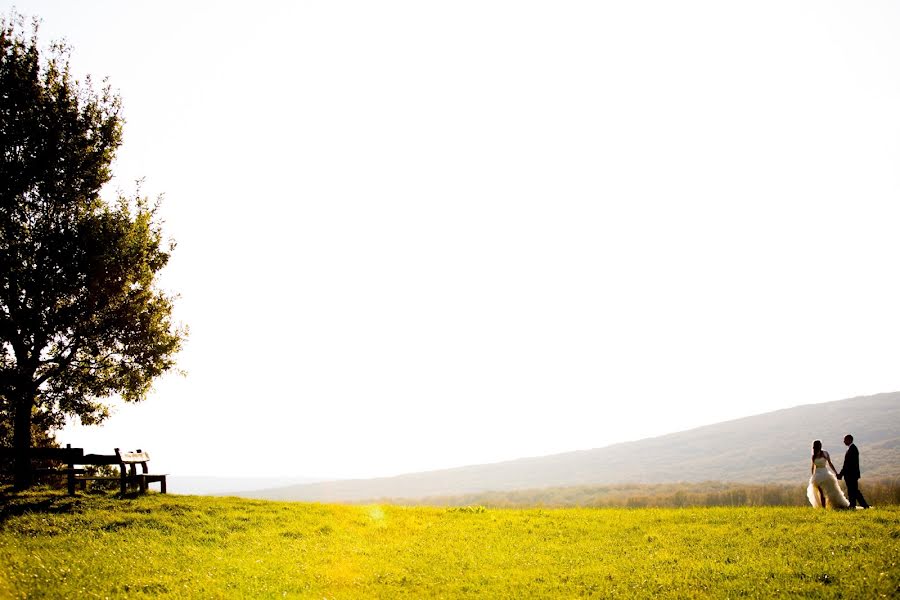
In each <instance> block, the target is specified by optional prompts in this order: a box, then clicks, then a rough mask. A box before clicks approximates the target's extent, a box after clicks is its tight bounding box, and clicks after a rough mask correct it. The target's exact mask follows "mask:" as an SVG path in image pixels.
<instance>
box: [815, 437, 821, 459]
mask: <svg viewBox="0 0 900 600" xmlns="http://www.w3.org/2000/svg"><path fill="white" fill-rule="evenodd" d="M821 449H822V442H821V441H820V440H816V441H814V442H813V456H815V455H816V454H818V453H819V451H820V450H821Z"/></svg>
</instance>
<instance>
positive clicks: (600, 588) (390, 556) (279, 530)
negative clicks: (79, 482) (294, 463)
mask: <svg viewBox="0 0 900 600" xmlns="http://www.w3.org/2000/svg"><path fill="white" fill-rule="evenodd" d="M0 527H2V528H0V596H2V597H22V598H43V597H46V598H50V597H53V598H57V597H83V598H92V597H97V598H102V597H125V596H129V597H131V596H140V595H148V596H154V597H160V596H163V597H165V596H168V597H184V596H195V597H213V598H216V597H236V598H237V597H244V598H245V597H273V598H274V597H308V598H323V597H328V598H332V597H334V598H372V597H382V598H393V597H397V596H410V597H445V598H458V597H482V598H483V597H516V598H521V597H535V598H546V597H567V598H568V597H578V596H594V597H599V598H609V597H612V598H616V597H618V598H633V597H647V598H650V597H660V596H668V597H673V598H675V597H678V598H683V597H698V598H703V597H706V598H723V597H738V596H740V597H773V596H808V597H823V598H830V597H834V598H838V597H845V598H862V597H878V596H879V595H883V596H885V597H896V596H897V594H898V593H900V568H898V565H897V561H898V556H900V509H898V508H897V507H886V508H882V507H879V508H876V509H875V510H870V511H866V512H863V511H856V512H849V511H848V512H825V511H816V510H813V509H809V508H690V509H636V510H628V509H562V510H539V509H526V510H490V509H489V510H480V509H473V510H464V509H449V510H448V509H445V508H425V507H417V508H402V507H396V506H339V505H320V504H289V503H277V502H264V501H252V500H239V499H234V498H205V497H204V498H201V497H188V496H163V495H159V494H151V495H148V496H144V497H139V498H134V499H125V500H120V499H116V498H112V497H79V498H75V499H70V498H66V497H64V496H62V495H59V494H56V493H47V492H44V493H38V494H29V495H21V496H14V497H10V498H6V500H5V505H4V507H3V517H2V526H0Z"/></svg>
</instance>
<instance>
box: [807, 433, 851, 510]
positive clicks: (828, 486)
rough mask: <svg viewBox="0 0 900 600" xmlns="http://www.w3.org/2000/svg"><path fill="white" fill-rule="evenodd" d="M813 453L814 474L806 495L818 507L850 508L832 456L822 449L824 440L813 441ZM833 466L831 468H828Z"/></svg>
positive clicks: (810, 479)
mask: <svg viewBox="0 0 900 600" xmlns="http://www.w3.org/2000/svg"><path fill="white" fill-rule="evenodd" d="M812 449H813V453H812V476H811V477H810V478H809V487H808V488H807V490H806V495H807V496H808V497H809V502H810V504H812V505H813V506H815V507H816V508H820V507H821V508H825V507H826V506H830V507H831V508H848V507H849V506H850V503H849V502H847V498H845V497H844V492H842V491H841V488H840V486H839V485H838V480H837V477H835V476H834V474H835V473H837V469H835V468H834V465H833V464H831V456H829V455H828V452H826V451H825V450H822V442H820V441H819V440H816V441H814V442H813V447H812ZM828 467H831V470H830V471H829V470H828Z"/></svg>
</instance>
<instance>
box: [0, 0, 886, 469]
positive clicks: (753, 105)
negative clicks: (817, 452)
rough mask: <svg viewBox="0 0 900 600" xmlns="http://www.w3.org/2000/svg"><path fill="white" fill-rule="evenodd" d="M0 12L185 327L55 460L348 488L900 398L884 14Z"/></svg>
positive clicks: (223, 7) (372, 6)
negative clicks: (126, 218) (139, 217)
mask: <svg viewBox="0 0 900 600" xmlns="http://www.w3.org/2000/svg"><path fill="white" fill-rule="evenodd" d="M16 5H17V6H18V9H19V10H20V11H21V12H24V13H26V14H29V15H38V16H40V17H42V18H43V20H44V24H43V30H42V31H43V33H42V36H41V37H42V40H43V41H45V42H46V41H49V40H50V39H51V38H59V37H63V36H64V37H66V38H67V39H68V40H69V42H70V43H71V44H72V45H73V46H74V49H75V52H74V57H73V65H74V66H75V68H76V69H77V70H78V71H80V72H85V73H91V74H93V75H94V76H95V78H99V77H102V76H105V75H108V76H109V77H110V80H111V82H112V84H113V86H114V87H116V88H118V89H119V90H120V92H121V94H122V96H123V99H124V103H125V116H126V119H127V124H126V129H125V145H124V146H123V148H122V150H121V152H120V154H119V160H118V162H117V171H116V172H117V174H118V183H117V184H116V185H118V186H119V187H122V188H124V189H125V190H126V191H130V190H131V189H132V187H133V186H132V184H131V183H130V182H131V181H133V180H134V179H136V178H138V177H146V184H145V186H144V189H145V191H147V192H149V193H150V194H151V195H155V194H156V193H159V192H164V193H165V195H166V200H165V205H164V213H165V218H166V231H167V233H168V234H169V235H171V236H172V237H174V238H175V239H176V240H177V242H178V249H177V251H176V253H175V255H174V257H173V260H172V262H171V265H170V267H169V268H168V269H167V271H166V273H165V277H164V281H163V284H164V287H165V288H166V289H169V290H172V291H178V292H179V293H180V294H181V295H182V299H181V300H180V302H179V303H178V307H177V314H178V318H179V319H180V320H181V321H183V322H185V323H187V324H188V325H189V326H190V328H191V337H190V340H189V342H188V344H187V346H186V348H185V350H184V352H183V354H182V355H181V359H180V365H181V367H182V368H184V369H186V370H187V371H188V373H189V374H188V376H187V377H185V378H180V377H174V376H173V377H166V378H164V379H163V380H161V381H160V382H159V383H158V385H157V386H156V392H155V393H154V395H153V396H152V397H151V398H150V399H148V400H147V401H146V402H144V403H142V404H139V405H134V406H127V407H122V408H120V409H118V411H117V414H116V415H115V416H114V417H113V418H112V419H110V420H109V421H108V422H107V424H106V425H105V426H104V427H102V428H100V429H96V428H92V429H84V428H81V427H71V428H69V429H67V430H66V431H64V432H63V433H62V434H61V435H60V436H59V439H60V441H62V442H63V443H65V442H71V443H72V444H73V445H75V446H83V447H85V448H87V449H89V451H98V452H99V451H104V452H108V451H111V449H112V448H113V447H114V446H120V447H122V448H135V447H141V448H144V449H147V450H149V451H150V453H151V455H152V456H153V457H154V460H153V463H154V470H156V469H159V470H161V471H167V472H170V473H176V474H208V475H225V474H233V475H239V474H260V475H270V474H274V475H317V476H334V477H358V476H365V477H368V476H378V475H391V474H397V473H402V472H408V471H418V470H425V469H433V468H440V467H449V466H458V465H463V464H472V463H483V462H491V461H498V460H504V459H512V458H518V457H522V456H534V455H543V454H550V453H555V452H562V451H568V450H575V449H586V448H593V447H600V446H605V445H608V444H610V443H614V442H619V441H625V440H631V439H639V438H643V437H648V436H652V435H658V434H663V433H668V432H672V431H677V430H682V429H687V428H690V427H694V426H698V425H702V424H707V423H713V422H717V421H721V420H725V419H730V418H735V417H740V416H745V415H749V414H757V413H762V412H767V411H770V410H775V409H778V408H785V407H789V406H795V405H798V404H805V403H811V402H824V401H829V400H837V399H841V398H846V397H851V396H855V395H863V394H871V393H878V392H887V391H895V390H900V277H898V273H897V271H898V268H897V266H898V257H900V235H898V234H897V233H898V232H897V229H898V225H900V204H898V200H900V110H898V107H900V35H897V32H898V31H900V3H897V2H893V1H889V2H844V1H823V0H816V1H813V2H790V1H784V0H777V1H757V0H754V1H746V2H740V3H738V2H723V1H721V0H711V1H708V2H670V1H666V0H664V1H658V2H647V1H634V0H628V1H624V0H623V1H619V2H602V1H590V2H566V1H557V2H549V1H548V2H528V1H516V2H495V1H490V0H479V1H477V2H466V1H459V0H457V1H454V2H428V1H423V0H415V1H409V2H393V1H386V2H371V1H369V2H362V1H361V2H343V1H339V0H327V1H319V2H294V3H286V2H284V3H279V2H256V3H253V4H252V5H248V4H247V3H243V2H242V3H225V2H216V3H209V4H207V5H205V6H206V7H205V8H201V7H200V5H199V4H196V3H184V2H159V1H158V2H140V3H138V2H120V1H116V2H78V3H75V2H71V1H67V0H58V1H37V0H35V1H19V2H17V3H16ZM10 6H11V3H9V2H2V3H0V7H2V8H3V9H4V13H8V11H9V7H10ZM810 435H811V436H814V435H815V432H811V433H810ZM835 443H837V442H835Z"/></svg>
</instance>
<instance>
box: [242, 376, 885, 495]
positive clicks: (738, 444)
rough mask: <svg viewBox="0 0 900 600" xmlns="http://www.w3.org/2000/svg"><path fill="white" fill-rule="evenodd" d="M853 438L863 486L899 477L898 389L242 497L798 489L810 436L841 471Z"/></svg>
mask: <svg viewBox="0 0 900 600" xmlns="http://www.w3.org/2000/svg"><path fill="white" fill-rule="evenodd" d="M847 432H852V433H853V434H854V436H855V437H856V441H857V445H858V446H859V448H860V453H861V461H862V470H863V478H864V479H866V478H872V479H874V478H879V479H880V478H886V477H893V476H898V475H900V392H895V393H890V394H879V395H876V396H866V397H860V398H852V399H849V400H839V401H836V402H826V403H823V404H810V405H804V406H797V407H795V408H789V409H785V410H779V411H775V412H771V413H766V414H762V415H756V416H752V417H746V418H743V419H737V420H734V421H726V422H724V423H718V424H715V425H708V426H705V427H699V428H697V429H692V430H690V431H683V432H679V433H673V434H669V435H664V436H661V437H656V438H650V439H645V440H640V441H636V442H627V443H623V444H615V445H613V446H608V447H605V448H597V449H594V450H584V451H578V452H567V453H564V454H555V455H552V456H543V457H536V458H523V459H519V460H514V461H509V462H502V463H494V464H487V465H475V466H467V467H459V468H455V469H445V470H441V471H429V472H425V473H412V474H408V475H400V476H397V477H385V478H378V479H359V480H345V481H334V482H320V483H314V484H304V485H294V486H288V487H281V488H277V489H269V490H262V491H258V492H244V493H241V494H239V495H241V496H247V497H253V498H267V499H275V500H306V501H318V502H347V501H359V500H365V499H373V500H374V499H379V498H392V499H402V498H423V497H426V496H454V495H461V494H471V493H478V492H486V491H503V490H524V489H533V488H543V487H561V486H579V485H612V484H621V483H644V484H660V483H676V482H702V481H729V482H744V483H765V482H772V483H792V482H793V483H796V482H798V481H802V480H803V479H804V478H806V477H808V472H809V454H810V445H811V443H812V440H813V439H821V440H822V441H823V442H824V445H825V448H826V449H828V450H829V451H831V452H832V453H833V455H834V458H835V463H836V466H837V467H838V468H840V465H841V462H842V460H843V452H844V446H843V444H842V443H841V440H842V439H843V437H844V434H845V433H847Z"/></svg>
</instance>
